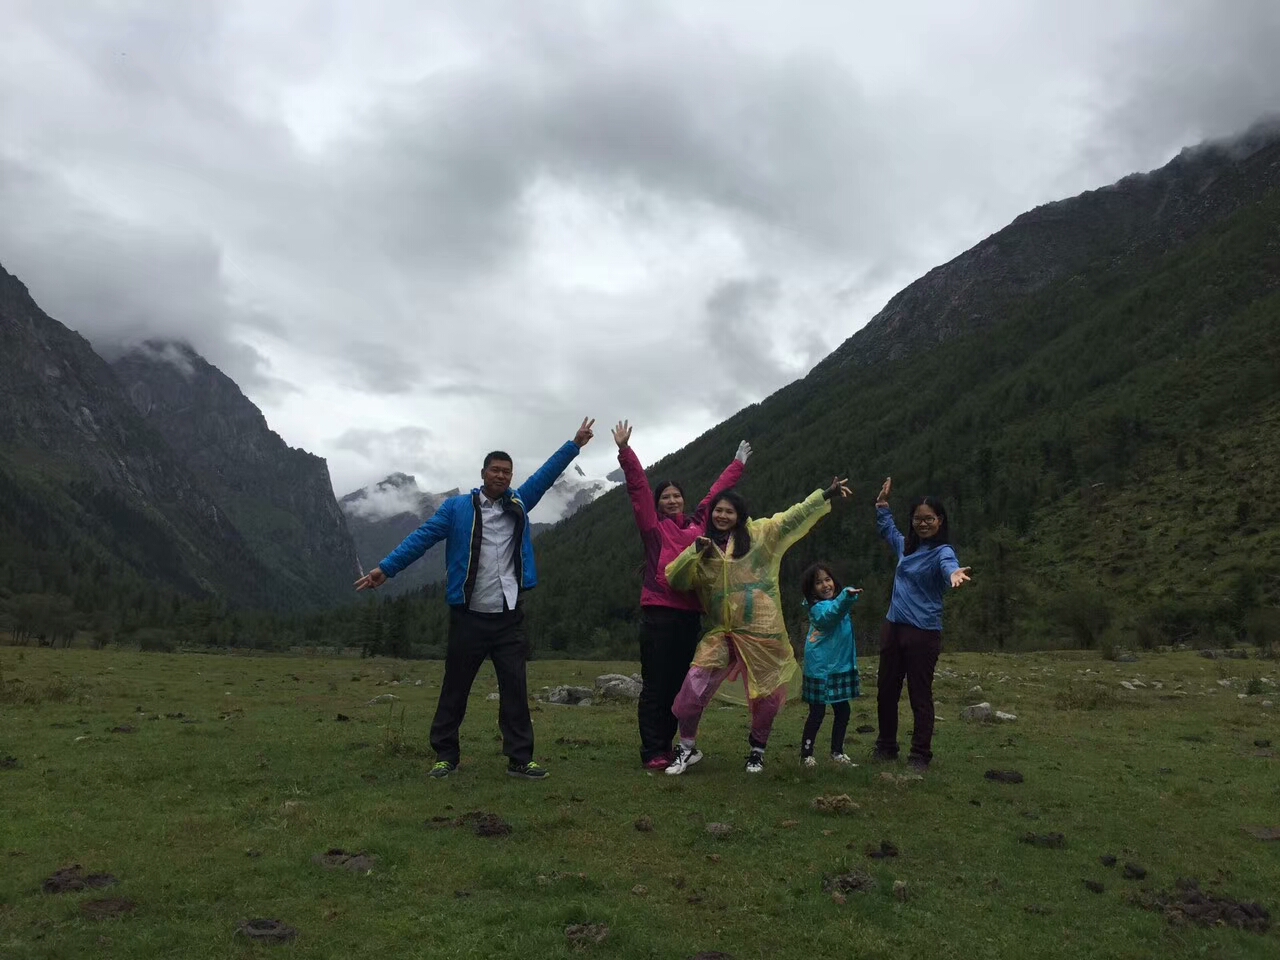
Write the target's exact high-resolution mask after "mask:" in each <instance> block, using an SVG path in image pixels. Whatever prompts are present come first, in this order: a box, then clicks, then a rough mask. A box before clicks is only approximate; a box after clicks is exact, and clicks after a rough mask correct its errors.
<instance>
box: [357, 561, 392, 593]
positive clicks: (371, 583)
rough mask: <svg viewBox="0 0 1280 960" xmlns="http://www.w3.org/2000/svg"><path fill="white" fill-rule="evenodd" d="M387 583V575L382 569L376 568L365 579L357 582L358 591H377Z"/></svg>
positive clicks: (362, 578)
mask: <svg viewBox="0 0 1280 960" xmlns="http://www.w3.org/2000/svg"><path fill="white" fill-rule="evenodd" d="M386 582H387V575H386V574H385V573H383V572H382V568H381V567H374V568H373V569H372V570H370V571H369V572H368V573H366V574H365V575H364V576H363V577H361V578H360V579H359V580H357V581H356V584H355V586H356V590H357V591H359V590H376V589H377V588H378V587H380V586H382V585H383V584H384V583H386Z"/></svg>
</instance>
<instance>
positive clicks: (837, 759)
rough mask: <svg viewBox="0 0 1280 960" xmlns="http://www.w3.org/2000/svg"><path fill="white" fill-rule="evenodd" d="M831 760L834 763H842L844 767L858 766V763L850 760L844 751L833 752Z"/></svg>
mask: <svg viewBox="0 0 1280 960" xmlns="http://www.w3.org/2000/svg"><path fill="white" fill-rule="evenodd" d="M831 762H832V763H838V764H840V766H842V767H856V766H857V764H856V763H854V762H853V761H852V760H850V759H849V757H848V755H846V754H843V753H833V754H832V755H831Z"/></svg>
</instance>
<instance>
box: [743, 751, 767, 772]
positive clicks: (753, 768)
mask: <svg viewBox="0 0 1280 960" xmlns="http://www.w3.org/2000/svg"><path fill="white" fill-rule="evenodd" d="M763 772H764V754H763V753H761V752H760V751H759V750H752V751H751V752H750V753H749V754H747V773H763Z"/></svg>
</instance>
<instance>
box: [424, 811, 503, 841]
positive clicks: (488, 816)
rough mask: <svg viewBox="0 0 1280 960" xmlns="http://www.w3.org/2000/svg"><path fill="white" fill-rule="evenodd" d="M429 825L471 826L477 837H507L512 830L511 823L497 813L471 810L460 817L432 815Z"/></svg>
mask: <svg viewBox="0 0 1280 960" xmlns="http://www.w3.org/2000/svg"><path fill="white" fill-rule="evenodd" d="M427 826H429V827H471V829H472V830H473V831H474V833H475V835H476V836H477V837H505V836H506V835H507V834H509V833H510V832H511V824H509V823H507V821H505V820H503V819H502V818H501V817H500V816H498V815H497V814H496V813H485V812H484V811H483V810H470V811H468V812H467V813H464V814H463V815H462V816H460V817H432V818H431V819H430V820H428V821H427Z"/></svg>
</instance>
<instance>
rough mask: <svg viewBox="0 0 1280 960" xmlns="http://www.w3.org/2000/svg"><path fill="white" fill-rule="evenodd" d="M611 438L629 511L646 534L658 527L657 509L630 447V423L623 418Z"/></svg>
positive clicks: (645, 477)
mask: <svg viewBox="0 0 1280 960" xmlns="http://www.w3.org/2000/svg"><path fill="white" fill-rule="evenodd" d="M613 439H614V441H615V442H616V443H617V444H618V464H619V465H620V466H621V467H622V476H623V478H624V479H625V481H626V484H627V497H628V498H629V499H630V500H631V512H632V513H634V514H635V517H636V526H637V527H639V528H640V533H641V534H647V533H649V532H650V531H652V530H656V529H657V527H658V511H657V510H655V509H654V506H653V490H652V489H651V488H650V486H649V478H648V477H647V476H645V473H644V467H643V466H641V464H640V458H639V457H637V456H636V452H635V451H634V450H632V449H631V425H630V424H629V423H627V422H626V421H625V420H624V421H623V422H622V423H619V424H618V425H617V426H616V427H614V430H613Z"/></svg>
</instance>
